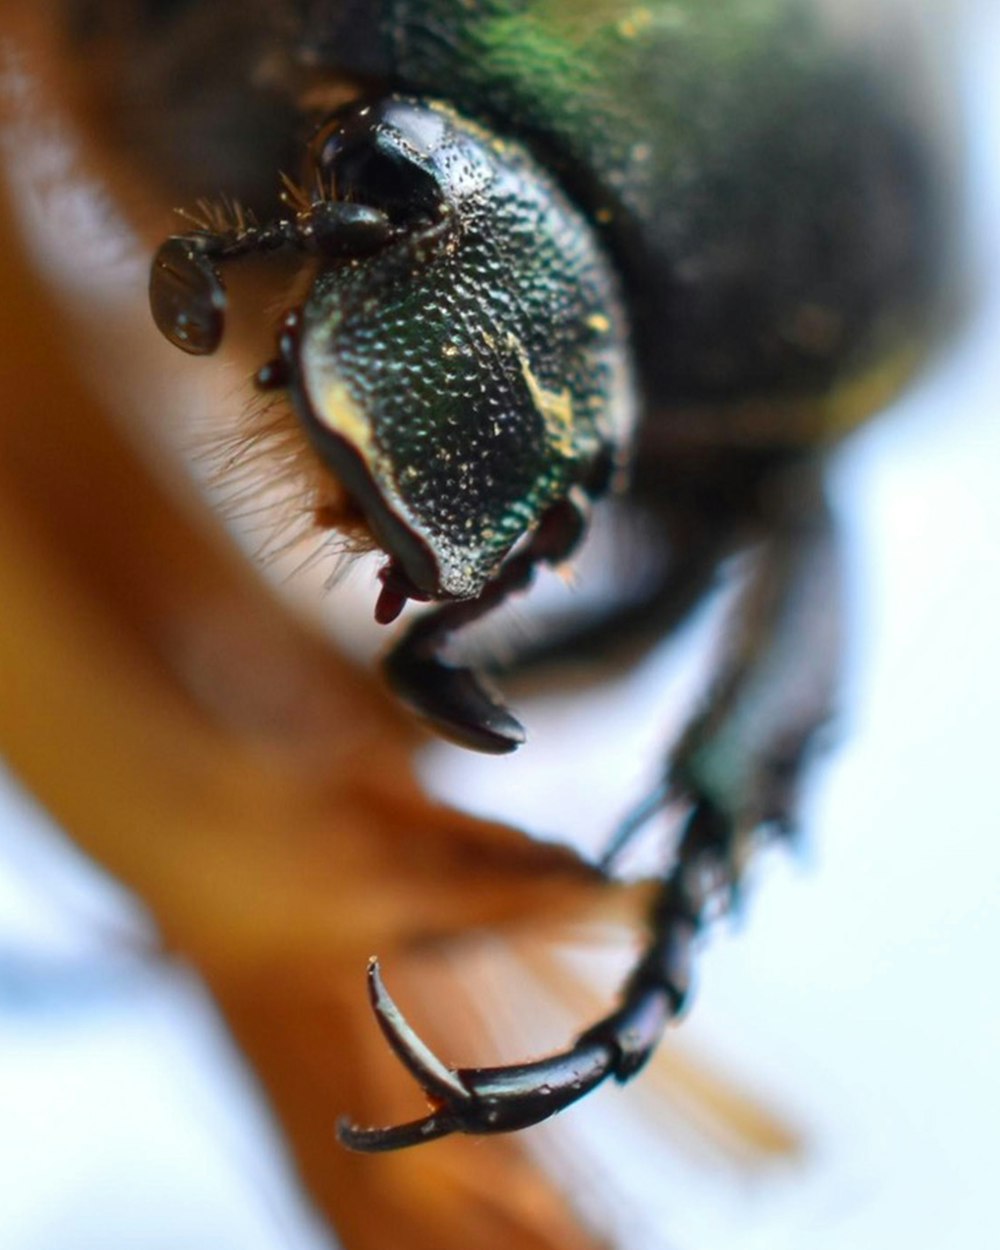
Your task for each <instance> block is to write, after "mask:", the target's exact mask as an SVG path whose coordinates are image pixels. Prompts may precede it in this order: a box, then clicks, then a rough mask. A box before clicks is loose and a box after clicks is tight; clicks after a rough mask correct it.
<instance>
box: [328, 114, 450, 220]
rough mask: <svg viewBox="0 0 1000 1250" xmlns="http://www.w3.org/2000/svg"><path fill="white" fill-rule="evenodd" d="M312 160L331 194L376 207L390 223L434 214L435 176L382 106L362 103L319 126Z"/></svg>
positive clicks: (438, 200)
mask: <svg viewBox="0 0 1000 1250" xmlns="http://www.w3.org/2000/svg"><path fill="white" fill-rule="evenodd" d="M312 159H313V161H314V162H315V165H316V168H317V169H318V171H319V173H320V176H321V178H322V180H323V182H324V183H325V184H326V185H328V186H330V187H331V189H332V193H333V195H334V197H335V198H336V199H338V200H346V201H351V202H354V203H357V204H364V205H367V206H369V207H371V208H376V209H379V210H380V211H381V212H383V213H385V215H386V216H387V217H388V218H389V220H390V221H391V222H392V224H393V225H394V226H403V227H405V226H411V225H414V224H416V223H417V222H419V221H423V220H428V219H430V220H433V219H435V218H436V217H438V216H440V213H441V207H442V204H443V202H444V193H443V189H442V187H441V185H440V182H439V180H438V178H437V176H436V175H435V173H434V171H433V170H432V169H431V168H430V163H429V162H428V161H426V160H425V159H424V158H422V156H421V155H420V153H419V152H418V151H416V150H415V149H414V148H413V146H412V145H411V143H410V142H408V140H407V138H406V137H404V135H403V134H402V133H401V131H400V130H399V129H398V128H397V127H395V126H394V125H393V124H392V122H391V121H390V120H388V119H387V118H386V116H385V113H384V110H380V109H378V110H377V109H376V108H374V107H369V108H364V109H361V110H358V111H357V112H355V113H353V114H348V115H347V116H345V117H341V118H340V119H339V120H337V121H335V122H333V123H330V124H329V125H328V126H325V127H324V128H323V130H321V131H320V133H319V134H318V135H317V137H316V139H315V140H314V141H313V146H312Z"/></svg>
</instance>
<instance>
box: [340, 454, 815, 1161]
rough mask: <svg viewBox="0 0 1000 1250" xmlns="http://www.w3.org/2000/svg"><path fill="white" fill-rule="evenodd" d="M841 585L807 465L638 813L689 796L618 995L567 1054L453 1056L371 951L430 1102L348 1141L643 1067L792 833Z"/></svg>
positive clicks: (565, 1097) (410, 1131)
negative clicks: (495, 1059) (701, 947)
mask: <svg viewBox="0 0 1000 1250" xmlns="http://www.w3.org/2000/svg"><path fill="white" fill-rule="evenodd" d="M838 596H839V570H838V560H837V549H836V542H835V537H834V534H833V530H832V526H831V523H830V518H829V514H828V511H827V508H826V505H825V502H824V500H823V496H822V492H821V489H820V486H819V484H818V482H817V481H816V479H815V477H814V476H813V474H811V473H794V474H792V473H789V474H788V475H786V476H784V477H783V478H782V480H781V481H779V482H778V483H777V484H776V485H775V486H774V488H773V497H772V493H771V492H769V497H768V499H767V507H766V512H765V530H764V533H763V538H762V541H761V544H760V547H759V549H758V550H757V552H756V564H755V568H754V571H753V575H752V576H751V578H750V580H749V582H748V584H747V586H746V589H745V591H744V594H743V595H742V597H741V599H740V601H739V603H738V606H737V613H736V620H735V622H734V628H733V630H732V632H731V634H730V637H729V643H728V646H727V649H726V652H725V655H724V658H723V661H722V663H721V665H720V669H719V674H718V677H717V679H716V681H715V682H714V684H713V686H712V688H711V690H710V692H709V696H708V698H707V700H706V702H705V705H704V707H703V709H702V710H701V712H700V713H699V714H698V715H697V716H696V717H695V719H694V720H693V721H692V723H691V725H690V727H689V729H688V731H687V732H686V733H685V734H684V736H683V738H682V739H681V742H680V743H679V745H678V746H677V748H676V749H675V750H674V751H673V753H672V755H671V758H670V762H669V764H668V767H667V770H666V779H665V782H664V783H663V784H662V785H661V786H660V787H658V788H657V791H656V792H655V794H654V795H653V796H651V798H650V799H648V800H646V801H645V802H644V804H643V805H641V806H640V807H639V808H637V810H636V813H635V814H634V819H633V820H632V821H631V823H630V824H629V825H628V828H629V829H630V830H631V831H634V830H636V829H638V828H639V827H640V826H641V825H642V824H643V823H644V822H645V820H646V819H648V818H649V817H650V816H651V815H653V814H654V813H655V812H656V811H657V810H659V808H660V807H661V806H662V805H663V804H664V803H665V802H666V801H667V799H668V798H669V799H670V800H671V801H677V800H683V801H685V802H686V804H687V806H688V816H687V818H686V821H685V825H684V829H683V834H682V836H681V839H680V842H679V845H678V848H677V853H676V860H675V864H674V867H673V868H672V869H671V871H670V872H669V873H668V874H667V875H666V876H665V878H664V880H663V883H662V885H661V887H660V889H659V891H658V893H657V897H656V901H655V903H654V905H653V908H652V911H651V914H650V917H649V937H648V940H647V943H646V946H645V949H644V951H643V954H642V955H641V957H640V959H639V961H638V963H637V965H636V967H635V969H634V971H633V972H632V974H631V975H630V977H629V978H628V980H627V981H626V983H625V985H624V986H623V989H622V995H621V1001H620V1005H619V1007H618V1008H617V1010H615V1011H614V1012H612V1013H611V1014H610V1015H608V1016H606V1017H605V1018H604V1019H602V1020H600V1021H598V1022H597V1023H596V1024H595V1025H593V1026H592V1027H591V1028H589V1029H587V1030H586V1031H585V1032H583V1033H582V1034H580V1036H579V1037H578V1038H577V1039H576V1041H575V1042H574V1044H573V1045H572V1046H570V1047H569V1048H568V1049H567V1050H565V1051H563V1052H561V1053H559V1054H556V1055H552V1056H550V1057H548V1058H545V1059H541V1060H538V1061H536V1062H533V1063H527V1064H519V1065H512V1066H509V1067H502V1068H459V1069H450V1068H447V1067H445V1065H443V1064H442V1063H441V1062H440V1061H439V1060H438V1059H437V1058H436V1057H435V1056H434V1055H433V1054H432V1053H431V1052H430V1051H429V1050H428V1048H427V1047H426V1046H425V1045H424V1043H423V1042H421V1041H420V1039H419V1038H418V1037H417V1036H416V1035H415V1034H414V1033H413V1031H412V1029H410V1027H409V1025H408V1024H407V1023H406V1021H405V1020H404V1019H403V1017H402V1015H401V1014H400V1012H399V1010H398V1009H397V1008H396V1006H395V1004H394V1003H393V1002H392V1000H391V999H390V998H389V996H388V994H387V993H386V991H385V987H384V986H383V985H382V982H381V977H380V975H379V971H378V966H377V964H374V963H373V965H372V967H371V969H370V973H369V976H370V988H371V994H372V1004H373V1007H374V1010H375V1013H376V1016H377V1019H378V1021H379V1024H380V1025H381V1027H382V1030H383V1033H384V1034H385V1036H386V1038H387V1039H388V1041H389V1043H390V1045H391V1046H392V1047H393V1049H394V1050H395V1051H396V1053H397V1055H398V1056H399V1057H400V1059H401V1060H402V1062H403V1063H404V1064H405V1065H406V1066H407V1067H408V1068H409V1070H410V1071H411V1072H412V1073H413V1075H414V1076H415V1078H416V1079H417V1081H418V1082H419V1083H420V1085H421V1086H422V1088H423V1089H424V1091H425V1093H426V1094H427V1096H428V1099H429V1100H430V1102H431V1105H432V1108H433V1110H432V1111H431V1113H430V1114H429V1115H428V1116H427V1117H425V1118H424V1119H422V1120H419V1121H415V1122H413V1123H411V1124H406V1125H400V1126H398V1127H395V1128H385V1129H363V1128H359V1127H357V1126H354V1125H349V1124H346V1123H342V1124H341V1125H340V1127H339V1135H340V1140H341V1141H342V1142H343V1143H344V1144H345V1145H347V1146H350V1147H351V1148H353V1149H356V1150H369V1151H372V1150H374V1151H379V1150H393V1149H397V1148H399V1147H403V1146H410V1145H415V1144H418V1143H419V1142H422V1141H428V1140H432V1139H433V1138H436V1137H442V1136H445V1135H447V1134H449V1133H455V1132H463V1133H495V1132H508V1131H511V1130H514V1129H519V1128H524V1127H526V1126H528V1125H530V1124H535V1123H537V1122H538V1121H540V1120H544V1119H546V1118H547V1117H548V1116H550V1115H552V1114H554V1113H555V1112H557V1111H560V1110H562V1109H564V1108H565V1107H568V1106H570V1105H571V1104H572V1103H573V1102H576V1101H577V1100H578V1099H579V1098H581V1097H582V1096H583V1095H584V1094H586V1093H587V1092H588V1091H589V1090H591V1089H593V1088H594V1087H595V1086H596V1085H598V1084H600V1083H601V1082H602V1081H604V1080H606V1079H607V1078H608V1077H613V1078H614V1079H615V1080H618V1081H626V1080H628V1079H629V1078H631V1077H632V1076H634V1075H635V1073H636V1072H638V1071H639V1069H640V1068H641V1067H642V1066H643V1064H644V1063H645V1062H646V1060H647V1059H648V1058H649V1056H650V1054H651V1053H652V1052H653V1050H654V1049H655V1047H656V1045H657V1043H658V1042H659V1040H660V1037H661V1036H662V1034H663V1032H664V1030H665V1028H666V1026H667V1025H668V1024H669V1023H670V1022H671V1020H673V1019H675V1018H676V1017H677V1016H678V1015H679V1014H680V1012H681V1011H682V1009H683V1007H684V1005H685V1003H686V1000H687V997H688V994H689V990H690V987H691V982H692V965H693V956H694V950H695V946H696V945H697V942H698V940H699V938H700V937H701V935H702V934H703V932H704V930H705V929H706V928H707V926H708V925H709V923H710V922H711V921H712V920H713V919H714V918H715V917H716V916H718V915H719V914H721V913H722V912H724V911H726V910H727V909H728V908H729V907H730V906H731V905H732V903H733V900H734V898H735V897H736V896H737V894H738V890H739V886H740V883H741V877H742V870H743V864H744V862H745V850H746V848H747V846H748V845H749V839H750V838H751V836H752V835H754V834H755V833H757V832H758V830H760V829H761V828H762V827H768V826H770V827H773V828H777V829H778V830H779V831H782V832H783V831H785V830H787V829H788V828H789V827H790V826H791V823H792V821H793V819H794V801H795V791H796V783H797V781H798V779H799V775H800V773H801V770H802V766H803V762H804V759H805V756H806V753H807V749H808V746H809V744H810V741H811V739H812V738H813V736H814V734H815V731H816V730H817V729H818V728H819V726H820V725H822V724H823V723H824V722H825V721H826V720H827V719H828V716H829V709H830V704H831V701H832V697H833V691H834V684H835V675H836V669H837V660H838V646H837V641H838V632H839V631H838V628H837V608H838Z"/></svg>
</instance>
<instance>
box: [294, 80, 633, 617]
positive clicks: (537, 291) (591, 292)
mask: <svg viewBox="0 0 1000 1250" xmlns="http://www.w3.org/2000/svg"><path fill="white" fill-rule="evenodd" d="M391 108H395V109H397V110H401V111H402V112H403V114H404V115H403V117H402V121H403V122H404V123H405V121H406V118H405V110H407V109H413V110H418V109H427V108H431V109H433V110H434V112H435V113H436V115H437V116H438V117H440V118H441V119H442V120H443V121H444V123H445V124H444V125H443V126H442V127H441V129H440V132H439V133H438V135H437V137H436V138H435V140H434V142H433V143H432V145H431V148H430V150H424V151H419V150H417V149H416V148H413V149H411V151H410V154H411V156H412V157H413V159H414V160H415V161H416V162H417V163H418V164H420V165H421V166H423V167H424V168H426V169H429V170H432V171H433V174H434V177H435V178H436V180H437V181H438V184H439V186H440V187H441V189H442V192H443V200H442V202H443V205H444V207H443V213H442V215H440V216H439V217H438V219H437V220H434V221H428V222H425V223H423V224H422V225H420V226H419V227H418V228H416V229H414V230H413V231H412V232H409V233H407V234H406V235H405V236H404V237H403V238H402V239H401V240H400V241H399V242H398V243H396V244H394V245H392V246H391V247H390V248H388V249H387V250H386V251H385V252H383V253H380V254H379V255H377V256H375V257H372V258H370V259H367V260H364V261H359V262H357V263H353V264H351V265H347V266H340V267H336V268H331V269H329V270H328V271H326V272H324V273H321V274H320V275H319V277H318V279H317V281H316V283H315V285H314V288H313V291H312V293H311V296H310V298H309V301H308V302H307V304H306V306H305V309H304V313H303V335H302V344H301V350H300V374H301V383H302V390H303V392H304V395H303V396H302V397H300V403H301V402H302V398H304V399H305V400H306V402H307V404H308V407H309V409H310V410H311V417H312V420H313V421H314V422H315V423H316V426H317V427H318V430H319V434H320V441H321V443H322V433H323V432H326V433H329V434H332V435H334V436H336V440H339V441H342V442H343V443H346V444H347V445H348V446H349V447H350V448H351V449H352V451H353V452H354V453H355V454H356V455H357V456H358V457H360V459H361V461H362V462H363V465H364V467H365V469H366V470H367V474H368V476H369V477H370V479H371V481H372V484H373V486H374V488H375V491H376V492H377V495H378V500H377V504H376V506H377V507H378V506H381V507H385V508H386V509H388V511H389V512H390V513H391V514H392V515H393V518H394V519H395V520H397V521H402V522H403V524H404V525H405V526H406V527H407V528H408V529H409V530H411V531H412V532H413V533H414V534H416V536H417V537H418V538H419V540H420V541H421V542H422V543H423V544H424V545H425V546H426V547H427V548H428V549H429V550H430V552H431V553H432V555H433V557H434V560H435V562H436V564H437V577H438V585H437V586H436V587H425V589H428V590H431V591H433V592H434V593H439V592H443V593H445V594H447V595H452V596H456V597H459V598H465V597H471V596H474V595H476V594H478V593H479V591H480V590H481V588H482V586H483V585H484V583H485V582H486V580H488V578H489V577H490V576H491V575H492V573H493V572H494V571H495V570H496V568H497V566H498V565H499V563H500V561H501V560H502V559H503V557H504V555H505V554H506V552H507V551H508V550H509V549H510V547H511V546H512V545H513V544H514V543H515V542H516V541H517V540H518V538H519V537H521V535H522V534H524V533H526V532H527V531H529V530H530V529H531V528H532V527H533V526H534V525H535V524H536V523H537V521H538V519H539V517H540V516H541V515H542V513H543V512H544V511H545V509H546V508H547V507H548V506H550V505H551V504H552V503H554V502H556V501H557V500H559V499H561V498H564V497H565V495H566V493H567V492H568V491H569V489H570V488H571V487H572V486H573V485H574V484H576V483H586V481H587V479H588V477H589V476H592V474H593V472H594V468H595V465H596V464H597V463H598V462H599V461H600V459H601V458H602V457H606V456H607V455H608V453H609V451H612V450H613V449H614V448H615V447H617V446H620V445H621V444H622V443H623V442H624V441H625V440H626V439H627V436H628V433H629V429H630V425H631V421H632V403H631V387H630V382H629V379H628V368H627V364H626V361H625V346H624V328H623V323H622V322H623V319H622V314H621V311H620V305H619V301H618V296H617V292H616V289H615V285H614V279H613V277H612V274H611V271H610V269H609V267H608V265H607V262H606V261H605V259H604V256H603V253H602V252H601V250H600V248H599V246H598V244H597V243H596V241H595V239H594V236H593V233H592V232H591V230H590V229H589V228H588V226H587V225H586V223H585V222H584V221H583V219H582V218H581V217H580V216H579V214H578V213H577V212H576V211H575V210H574V209H572V208H571V206H570V205H569V204H568V202H567V201H566V200H565V198H564V197H563V196H562V195H561V193H560V192H559V191H558V190H557V189H556V187H555V186H554V185H553V184H552V182H551V181H550V180H549V179H548V177H547V176H546V175H545V174H543V173H542V171H541V170H540V169H539V168H538V167H537V166H536V165H535V164H534V162H533V161H531V160H530V159H529V158H528V157H527V156H526V155H525V154H524V153H523V152H522V151H521V150H520V149H519V148H517V147H516V146H513V145H508V144H505V143H503V142H501V141H500V140H498V139H496V138H493V137H492V136H489V135H487V134H485V133H484V132H482V131H481V130H480V129H479V128H478V127H476V126H474V125H472V124H470V123H467V122H465V121H461V120H459V119H458V118H456V117H455V116H454V115H453V114H452V113H451V112H450V111H449V110H447V109H445V108H443V107H442V106H437V105H430V106H428V105H426V104H415V103H412V102H406V101H395V102H393V103H392V105H391V106H390V114H391ZM407 129H409V131H410V133H414V134H420V133H425V134H433V133H434V128H433V127H423V128H422V130H420V129H417V128H413V127H410V128H407V127H406V125H405V124H404V125H403V128H402V132H397V133H398V134H399V142H400V144H402V145H404V146H405V145H406V139H405V133H406V131H407ZM330 452H331V456H332V457H333V458H335V456H336V448H335V446H334V445H331V447H330ZM335 467H336V465H335ZM362 504H363V506H366V507H367V506H369V501H365V500H362ZM373 520H374V522H375V525H376V529H377V528H378V517H377V515H376V516H375V517H374V518H373ZM404 560H405V556H404Z"/></svg>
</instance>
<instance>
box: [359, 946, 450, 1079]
mask: <svg viewBox="0 0 1000 1250" xmlns="http://www.w3.org/2000/svg"><path fill="white" fill-rule="evenodd" d="M368 994H369V997H370V998H371V1003H372V1009H373V1010H374V1012H375V1018H376V1019H377V1020H378V1023H379V1028H380V1029H381V1030H382V1033H383V1034H384V1036H385V1039H386V1041H387V1042H388V1043H389V1045H390V1046H391V1047H392V1049H393V1051H395V1053H396V1056H397V1057H398V1058H399V1060H400V1061H401V1062H402V1063H403V1064H404V1066H405V1067H407V1068H408V1069H409V1071H410V1072H411V1073H412V1074H413V1076H415V1077H416V1079H417V1081H418V1082H419V1084H420V1087H421V1089H422V1090H423V1091H424V1093H425V1094H427V1095H428V1096H429V1097H430V1098H433V1099H435V1100H437V1101H441V1102H458V1103H461V1102H467V1101H468V1100H469V1099H470V1098H471V1097H472V1092H471V1090H469V1089H468V1087H467V1086H465V1085H464V1084H463V1083H462V1079H461V1077H460V1076H459V1075H458V1074H457V1073H456V1072H454V1071H453V1070H452V1069H451V1068H449V1067H447V1066H446V1065H445V1064H443V1063H442V1062H441V1060H440V1059H439V1058H438V1057H437V1055H435V1053H434V1052H433V1051H432V1050H431V1048H430V1047H429V1046H428V1045H427V1043H426V1042H425V1041H423V1039H422V1038H420V1037H419V1036H418V1035H417V1033H416V1032H415V1031H414V1029H413V1027H412V1026H411V1024H410V1023H409V1021H408V1020H407V1019H406V1017H405V1016H404V1015H403V1013H402V1012H401V1011H400V1010H399V1008H398V1007H397V1006H396V1004H395V1002H394V1001H393V1000H392V998H391V996H390V994H389V991H388V990H387V989H386V988H385V982H384V981H383V980H382V971H381V969H380V967H379V962H378V960H377V959H372V960H371V961H370V963H369V964H368Z"/></svg>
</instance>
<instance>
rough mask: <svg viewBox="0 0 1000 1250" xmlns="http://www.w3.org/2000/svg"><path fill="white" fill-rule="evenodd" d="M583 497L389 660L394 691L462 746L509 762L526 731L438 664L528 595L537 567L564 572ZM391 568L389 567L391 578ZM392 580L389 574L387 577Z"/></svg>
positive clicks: (462, 673)
mask: <svg viewBox="0 0 1000 1250" xmlns="http://www.w3.org/2000/svg"><path fill="white" fill-rule="evenodd" d="M586 520H587V504H586V501H585V499H584V498H583V496H582V494H580V493H578V492H575V491H574V492H571V493H570V496H569V497H568V498H566V499H564V500H562V501H560V502H559V503H557V504H554V505H553V506H552V507H551V508H550V509H549V510H548V511H547V512H546V513H545V515H544V516H543V517H542V519H541V522H540V523H539V526H538V529H537V530H536V531H535V533H534V534H533V535H532V537H531V541H530V542H529V543H528V545H527V546H526V547H525V548H524V549H523V550H522V551H520V552H518V553H516V554H515V555H513V556H511V557H510V558H509V559H508V560H507V561H506V562H505V563H504V565H503V566H502V567H501V569H500V572H499V573H498V574H497V576H496V577H495V578H494V579H493V580H492V581H491V582H490V583H489V584H488V585H487V586H486V588H485V590H484V591H483V592H482V594H480V595H479V596H478V598H476V599H469V600H462V601H458V602H455V603H446V604H444V605H442V606H440V607H438V608H435V609H433V610H432V611H430V612H427V613H426V614H425V615H424V616H422V617H420V618H419V619H418V620H416V621H415V622H414V623H413V625H411V626H410V628H409V629H408V630H407V631H406V633H405V634H404V635H403V637H402V639H401V640H400V641H399V642H398V643H397V644H396V646H395V647H393V649H392V650H391V651H390V652H389V654H388V655H387V656H386V658H385V660H384V662H383V663H384V669H385V673H386V676H387V678H388V680H389V683H390V684H391V686H392V688H393V690H395V692H396V693H397V694H398V695H399V696H400V697H401V698H403V699H405V700H406V701H407V702H408V703H409V704H410V705H411V706H412V707H413V708H414V710H415V711H416V712H417V713H418V714H419V715H420V716H422V717H424V718H425V719H426V720H428V721H430V722H431V724H433V725H434V726H435V728H437V729H438V730H439V731H440V732H441V733H443V734H445V735H446V736H447V737H449V738H452V739H454V740H455V741H456V742H458V743H460V744H461V745H462V746H466V747H471V748H472V749H473V750H476V751H484V752H486V753H488V754H492V755H506V754H508V753H509V752H511V751H514V750H516V749H517V748H518V747H519V746H520V745H521V744H522V743H523V742H524V736H525V735H524V729H523V727H522V726H521V723H520V722H519V721H518V720H517V718H516V717H515V716H514V715H513V714H512V713H511V712H510V711H509V710H508V708H507V707H506V706H505V705H504V703H503V702H502V701H501V700H500V698H499V696H498V695H496V694H495V693H494V692H493V691H492V690H490V689H489V688H488V687H487V685H486V684H485V682H484V679H483V677H482V675H481V674H479V673H477V672H475V671H474V670H473V669H471V668H466V667H462V666H458V665H452V664H449V663H448V662H447V661H446V660H444V659H442V658H441V652H442V651H443V649H444V647H445V645H446V643H447V641H448V639H449V638H450V636H451V635H452V634H453V633H455V632H456V631H457V630H459V629H462V628H463V627H464V626H466V625H469V624H471V623H472V622H473V621H476V620H479V619H480V617H482V616H485V615H486V613H488V612H492V611H493V609H494V608H496V607H498V606H499V605H500V604H501V603H503V602H504V600H506V599H507V598H508V597H509V596H510V595H512V594H515V593H517V592H518V591H521V590H525V589H526V588H527V587H528V586H529V585H530V584H531V581H532V578H533V577H534V574H535V569H536V568H537V566H538V565H539V564H559V563H561V562H562V561H563V560H565V559H567V558H568V556H569V555H570V554H571V553H572V551H573V550H574V548H575V547H576V546H577V544H578V543H579V541H580V539H581V537H582V536H583V533H584V530H585V528H586ZM391 568H392V566H391V565H390V570H391ZM389 576H390V577H391V572H390V574H389Z"/></svg>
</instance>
